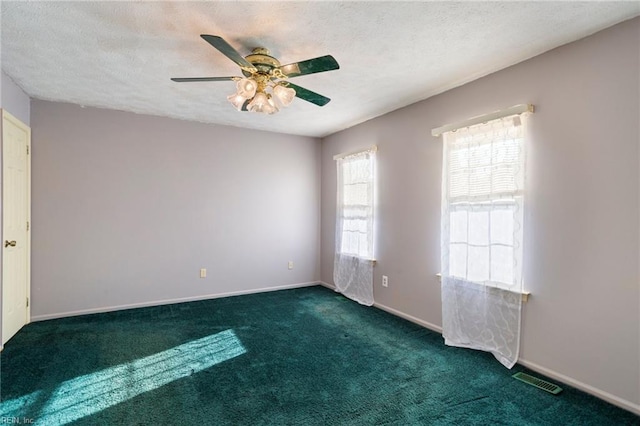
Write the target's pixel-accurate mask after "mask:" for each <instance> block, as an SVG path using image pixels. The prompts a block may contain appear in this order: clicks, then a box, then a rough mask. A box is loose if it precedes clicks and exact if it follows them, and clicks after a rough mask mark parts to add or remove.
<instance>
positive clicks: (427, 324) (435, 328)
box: [373, 302, 442, 334]
mask: <svg viewBox="0 0 640 426" xmlns="http://www.w3.org/2000/svg"><path fill="white" fill-rule="evenodd" d="M373 306H375V307H376V308H378V309H382V310H383V311H386V312H389V313H390V314H393V315H395V316H397V317H400V318H404V319H406V320H407V321H411V322H412V323H414V324H418V325H421V326H423V327H424V328H428V329H429V330H432V331H435V332H436V333H440V334H442V327H440V326H438V325H435V324H431V323H430V322H427V321H424V320H421V319H420V318H417V317H414V316H413V315H409V314H405V313H404V312H400V311H398V310H397V309H393V308H390V307H388V306H385V305H383V304H381V303H378V302H374V303H373Z"/></svg>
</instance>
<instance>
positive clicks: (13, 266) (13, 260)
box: [2, 110, 31, 345]
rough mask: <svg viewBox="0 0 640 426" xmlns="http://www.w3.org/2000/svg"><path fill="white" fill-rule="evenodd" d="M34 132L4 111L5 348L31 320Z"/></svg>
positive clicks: (3, 306) (3, 296)
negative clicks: (31, 218)
mask: <svg viewBox="0 0 640 426" xmlns="http://www.w3.org/2000/svg"><path fill="white" fill-rule="evenodd" d="M30 145H31V129H29V127H27V126H26V125H25V124H24V123H22V122H21V121H20V120H18V119H17V118H15V117H13V116H12V115H11V114H9V113H8V112H6V111H5V110H2V345H4V344H5V343H6V342H7V340H9V339H10V338H11V337H13V335H14V334H16V333H17V332H18V330H20V329H21V328H22V326H23V325H25V324H27V323H28V322H29V320H30V309H29V306H28V305H29V300H28V298H29V296H30V290H29V287H30V284H29V257H30V242H29V230H28V228H29V220H30V218H29V216H30V167H29V166H30V164H29V163H30V161H29V158H30V157H29V149H30Z"/></svg>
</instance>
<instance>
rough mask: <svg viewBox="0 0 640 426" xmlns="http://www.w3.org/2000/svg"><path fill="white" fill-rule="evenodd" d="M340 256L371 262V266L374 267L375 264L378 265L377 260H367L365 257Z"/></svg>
mask: <svg viewBox="0 0 640 426" xmlns="http://www.w3.org/2000/svg"><path fill="white" fill-rule="evenodd" d="M342 256H344V257H352V258H354V259H359V260H364V261H368V262H371V264H372V265H373V266H376V264H377V263H378V260H377V259H367V258H365V257H358V256H354V255H351V254H343V255H342Z"/></svg>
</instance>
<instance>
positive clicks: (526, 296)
mask: <svg viewBox="0 0 640 426" xmlns="http://www.w3.org/2000/svg"><path fill="white" fill-rule="evenodd" d="M436 277H438V282H442V274H436ZM505 291H510V292H511V293H518V292H513V291H511V290H505ZM520 295H521V296H522V302H523V303H527V302H528V301H529V296H531V292H529V291H523V292H521V293H520Z"/></svg>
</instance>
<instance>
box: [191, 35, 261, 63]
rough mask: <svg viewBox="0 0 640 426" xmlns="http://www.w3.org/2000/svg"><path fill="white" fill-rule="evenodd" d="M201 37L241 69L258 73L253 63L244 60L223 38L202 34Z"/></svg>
mask: <svg viewBox="0 0 640 426" xmlns="http://www.w3.org/2000/svg"><path fill="white" fill-rule="evenodd" d="M200 37H202V38H203V39H205V40H206V41H207V42H208V43H209V44H210V45H212V46H213V47H215V48H216V49H218V50H219V51H220V52H221V53H222V54H223V55H225V56H226V57H227V58H229V59H231V60H232V61H233V62H235V63H236V64H238V65H240V68H242V69H245V70H247V71H250V72H256V71H257V70H256V67H254V66H253V64H252V63H251V62H249V61H247V60H246V59H245V58H243V57H242V55H241V54H240V53H238V51H237V50H236V49H234V48H233V47H231V45H230V44H229V43H227V42H226V41H225V40H224V39H223V38H222V37H219V36H214V35H208V34H201V35H200Z"/></svg>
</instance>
